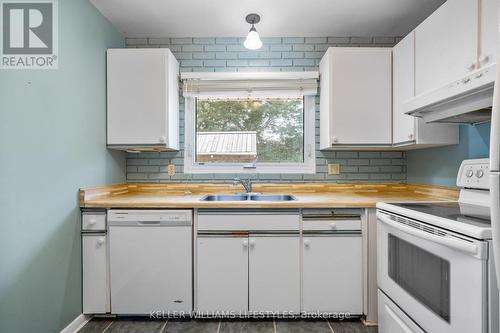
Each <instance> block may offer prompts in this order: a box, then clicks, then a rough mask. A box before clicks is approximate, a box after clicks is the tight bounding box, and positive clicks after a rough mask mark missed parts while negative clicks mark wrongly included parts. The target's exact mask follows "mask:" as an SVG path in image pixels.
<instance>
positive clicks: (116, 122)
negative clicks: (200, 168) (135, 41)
mask: <svg viewBox="0 0 500 333" xmlns="http://www.w3.org/2000/svg"><path fill="white" fill-rule="evenodd" d="M107 56H108V62H107V88H108V97H107V98H108V108H107V143H108V147H109V148H117V149H131V148H136V149H139V150H140V149H142V150H147V149H158V150H178V149H179V84H178V74H179V63H178V62H177V60H176V59H175V57H174V55H173V54H172V52H170V50H169V49H160V48H158V49H109V50H108V54H107Z"/></svg>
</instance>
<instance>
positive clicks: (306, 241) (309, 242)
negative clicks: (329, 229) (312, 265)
mask: <svg viewBox="0 0 500 333" xmlns="http://www.w3.org/2000/svg"><path fill="white" fill-rule="evenodd" d="M310 245H311V241H310V240H309V239H304V246H305V247H309V246H310Z"/></svg>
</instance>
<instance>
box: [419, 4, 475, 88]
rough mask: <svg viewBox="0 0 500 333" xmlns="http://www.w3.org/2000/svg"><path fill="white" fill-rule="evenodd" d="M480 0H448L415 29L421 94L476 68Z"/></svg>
mask: <svg viewBox="0 0 500 333" xmlns="http://www.w3.org/2000/svg"><path fill="white" fill-rule="evenodd" d="M478 1H479V0H448V1H446V2H445V3H444V4H443V5H442V6H441V7H440V8H438V9H437V10H436V11H435V12H434V13H433V14H432V15H431V16H429V17H428V18H427V19H426V20H425V21H424V22H423V23H422V24H420V25H419V26H418V27H417V28H416V29H415V40H416V49H415V69H416V71H415V75H416V76H415V78H416V87H415V88H416V95H417V96H418V95H420V94H422V93H426V92H429V91H433V90H436V89H438V88H441V87H443V86H445V85H447V84H449V83H452V82H453V81H455V80H458V79H460V78H462V77H464V76H465V75H467V74H468V73H469V72H470V71H472V70H474V69H475V64H476V61H477V50H478V27H479V22H478Z"/></svg>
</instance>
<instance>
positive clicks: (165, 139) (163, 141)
mask: <svg viewBox="0 0 500 333" xmlns="http://www.w3.org/2000/svg"><path fill="white" fill-rule="evenodd" d="M158 140H159V141H160V143H165V142H167V137H166V136H160V138H159V139H158Z"/></svg>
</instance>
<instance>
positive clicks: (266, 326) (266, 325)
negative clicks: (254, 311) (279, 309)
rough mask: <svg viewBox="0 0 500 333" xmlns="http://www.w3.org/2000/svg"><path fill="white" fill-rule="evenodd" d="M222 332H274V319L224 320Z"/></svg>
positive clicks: (221, 326)
mask: <svg viewBox="0 0 500 333" xmlns="http://www.w3.org/2000/svg"><path fill="white" fill-rule="evenodd" d="M219 332H220V333H273V332H274V325H273V321H272V320H222V322H221V325H220V330H219Z"/></svg>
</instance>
